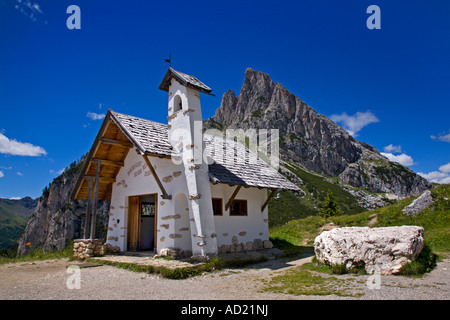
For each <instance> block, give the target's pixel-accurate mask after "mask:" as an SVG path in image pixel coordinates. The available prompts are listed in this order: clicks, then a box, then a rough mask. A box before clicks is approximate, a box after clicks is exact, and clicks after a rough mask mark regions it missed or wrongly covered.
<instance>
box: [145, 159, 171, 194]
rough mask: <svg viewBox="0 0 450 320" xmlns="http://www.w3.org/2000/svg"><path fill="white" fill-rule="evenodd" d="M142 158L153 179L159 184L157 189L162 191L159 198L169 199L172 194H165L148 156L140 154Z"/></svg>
mask: <svg viewBox="0 0 450 320" xmlns="http://www.w3.org/2000/svg"><path fill="white" fill-rule="evenodd" d="M142 158H144V161H145V163H146V164H147V167H148V168H149V169H150V172H151V173H152V175H153V178H154V179H155V181H156V183H157V184H158V186H159V189H160V190H161V192H162V196H161V198H163V199H167V200H171V199H172V196H171V195H169V194H167V192H166V189H165V188H164V186H163V184H162V183H161V180H159V177H158V175H157V174H156V171H155V168H153V166H152V164H151V163H150V160H149V159H148V156H146V155H145V154H143V155H142Z"/></svg>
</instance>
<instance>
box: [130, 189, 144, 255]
mask: <svg viewBox="0 0 450 320" xmlns="http://www.w3.org/2000/svg"><path fill="white" fill-rule="evenodd" d="M140 221H141V197H139V196H134V197H129V199H128V250H129V251H137V250H139V239H140V229H141V228H140Z"/></svg>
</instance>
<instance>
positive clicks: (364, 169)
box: [205, 68, 431, 198]
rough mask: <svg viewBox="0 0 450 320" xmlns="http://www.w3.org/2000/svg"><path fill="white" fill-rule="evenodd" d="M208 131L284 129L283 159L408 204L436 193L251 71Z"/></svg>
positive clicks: (281, 133) (224, 98) (226, 96)
mask: <svg viewBox="0 0 450 320" xmlns="http://www.w3.org/2000/svg"><path fill="white" fill-rule="evenodd" d="M205 126H206V127H208V128H218V129H224V128H240V129H244V130H246V129H251V128H257V129H258V128H265V129H279V137H280V140H279V146H280V157H281V159H283V160H286V161H292V162H295V163H296V164H298V165H301V166H302V167H304V168H305V169H307V170H310V171H312V172H316V173H319V174H322V175H324V176H328V177H338V178H339V179H341V180H342V181H344V182H345V183H348V184H350V185H352V186H355V187H362V188H364V189H367V190H369V191H371V192H378V193H393V194H395V195H397V196H399V197H401V198H403V197H406V196H410V195H417V194H419V193H421V192H423V191H424V190H426V189H429V188H431V184H430V183H429V182H428V181H427V180H425V179H424V178H422V177H421V176H419V175H417V174H416V173H415V172H414V171H412V170H411V169H409V168H406V167H404V166H402V165H400V164H397V163H394V162H391V161H389V160H388V159H387V158H386V157H384V156H383V155H382V154H381V153H380V152H379V151H378V150H377V149H376V148H375V147H373V146H371V145H369V144H367V143H365V142H361V141H358V140H357V139H355V138H354V137H352V136H351V135H350V134H349V133H348V132H347V131H346V130H345V129H343V128H342V127H340V126H339V125H337V124H336V123H335V122H333V121H332V120H330V119H329V118H327V117H326V116H325V115H322V114H319V113H318V112H317V111H316V110H314V109H313V108H312V107H310V106H309V105H307V104H306V103H305V102H304V101H303V100H302V99H301V98H299V97H297V96H295V95H294V94H293V93H291V92H290V91H289V90H287V89H286V88H285V87H284V86H283V85H282V84H281V83H279V82H274V81H272V79H271V78H270V76H269V75H268V74H266V73H263V72H261V71H256V70H254V69H252V68H247V69H246V70H245V77H244V83H243V85H242V88H241V90H240V93H239V96H236V94H235V93H234V92H233V91H232V90H228V91H226V92H225V93H224V94H223V96H222V102H221V104H220V107H219V108H218V109H217V110H216V113H215V115H214V116H213V117H211V118H209V119H207V120H206V121H205Z"/></svg>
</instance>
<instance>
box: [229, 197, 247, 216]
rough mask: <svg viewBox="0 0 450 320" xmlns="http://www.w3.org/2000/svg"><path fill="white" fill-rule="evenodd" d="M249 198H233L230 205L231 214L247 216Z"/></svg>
mask: <svg viewBox="0 0 450 320" xmlns="http://www.w3.org/2000/svg"><path fill="white" fill-rule="evenodd" d="M246 215H247V200H233V202H231V206H230V216H246Z"/></svg>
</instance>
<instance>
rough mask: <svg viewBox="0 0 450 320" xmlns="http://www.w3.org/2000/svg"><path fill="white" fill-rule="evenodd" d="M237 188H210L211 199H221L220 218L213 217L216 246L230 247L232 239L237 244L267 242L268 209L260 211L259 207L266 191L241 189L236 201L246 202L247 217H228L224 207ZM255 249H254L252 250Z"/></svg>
mask: <svg viewBox="0 0 450 320" xmlns="http://www.w3.org/2000/svg"><path fill="white" fill-rule="evenodd" d="M236 187H237V186H233V187H230V186H228V185H225V184H217V185H212V186H211V193H212V197H213V198H221V199H222V211H223V215H222V216H214V222H215V225H216V234H217V245H218V247H219V248H220V247H221V246H222V245H232V244H233V237H236V238H237V241H238V243H239V244H241V243H242V244H244V245H245V244H246V243H247V242H254V241H255V239H260V240H261V241H264V240H269V220H268V212H269V211H268V208H267V207H266V208H265V209H264V211H261V207H262V205H263V204H264V202H265V200H266V199H267V190H266V189H258V188H244V187H242V188H241V189H240V190H239V192H238V194H237V196H236V198H235V199H236V200H239V199H243V200H247V209H248V215H247V216H230V209H228V210H227V211H225V205H226V203H227V201H228V200H229V199H230V198H231V196H232V194H233V192H234V190H235V189H236ZM254 249H255V248H254Z"/></svg>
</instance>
